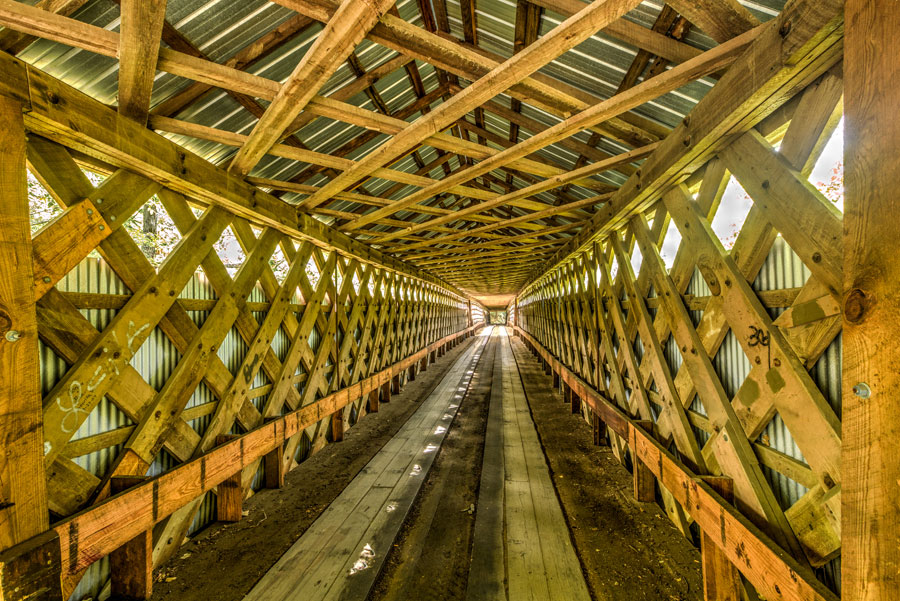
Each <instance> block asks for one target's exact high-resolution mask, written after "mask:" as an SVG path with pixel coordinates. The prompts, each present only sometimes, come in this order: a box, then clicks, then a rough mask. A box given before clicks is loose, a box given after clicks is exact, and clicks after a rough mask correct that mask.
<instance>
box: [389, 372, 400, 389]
mask: <svg viewBox="0 0 900 601" xmlns="http://www.w3.org/2000/svg"><path fill="white" fill-rule="evenodd" d="M391 392H392V393H393V394H400V374H395V375H394V377H393V378H391Z"/></svg>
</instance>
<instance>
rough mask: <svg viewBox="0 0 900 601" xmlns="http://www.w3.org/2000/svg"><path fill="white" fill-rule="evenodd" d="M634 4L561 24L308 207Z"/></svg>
mask: <svg viewBox="0 0 900 601" xmlns="http://www.w3.org/2000/svg"><path fill="white" fill-rule="evenodd" d="M638 1H639V0H597V1H596V2H594V3H593V4H590V5H588V6H587V7H586V8H585V9H584V10H583V11H581V12H580V13H578V14H576V15H574V16H572V17H570V18H569V19H567V20H566V21H564V22H563V23H561V24H560V25H559V26H558V27H557V28H556V29H554V30H553V31H552V32H551V33H549V34H548V35H546V36H545V37H543V38H541V39H540V40H539V41H537V42H535V43H534V44H533V45H532V46H530V47H529V48H526V49H525V50H523V51H522V52H520V53H519V54H517V55H515V56H514V57H512V58H511V59H509V60H507V61H506V62H504V63H502V64H501V65H499V66H498V67H496V68H495V69H493V70H492V71H491V72H490V73H488V74H487V75H485V76H484V77H482V78H481V79H479V80H478V81H476V82H474V83H472V85H470V86H468V87H467V88H465V89H464V90H463V91H462V92H460V93H459V94H455V95H454V96H453V97H451V98H450V99H449V100H448V101H446V102H444V103H443V104H441V105H440V106H439V107H438V108H436V109H435V110H433V111H432V112H430V113H429V114H428V115H423V116H422V117H420V118H419V119H417V120H416V121H415V122H413V123H412V124H411V125H409V126H408V127H407V128H405V129H404V130H403V131H402V132H400V133H398V134H397V135H396V136H394V137H393V138H391V139H390V140H388V141H387V142H385V143H384V144H382V145H381V146H379V147H378V148H377V149H375V150H374V151H372V152H371V153H369V154H368V155H367V156H366V157H365V158H364V159H363V160H361V161H359V162H358V163H357V164H356V166H355V167H354V168H353V169H351V170H349V171H347V172H345V173H343V174H342V175H341V176H340V177H338V178H336V179H334V180H332V181H331V182H329V183H328V184H327V185H326V186H324V187H323V188H322V190H320V191H319V192H318V193H317V194H315V195H313V196H312V197H310V199H309V201H308V203H307V206H310V207H314V206H317V205H319V204H322V203H323V202H325V201H327V200H328V199H329V198H331V196H333V195H334V194H335V193H337V192H338V191H340V190H343V189H344V188H346V187H347V186H349V185H350V184H352V183H353V182H355V181H357V180H359V179H361V178H364V177H366V176H368V175H369V174H370V173H371V172H372V171H373V170H374V169H377V168H378V167H381V166H383V165H385V164H386V163H388V162H390V161H391V160H393V159H395V158H397V157H398V156H400V155H402V154H403V153H404V152H406V151H407V150H409V149H410V148H412V147H414V146H416V145H417V144H419V143H421V142H422V141H423V140H425V139H427V138H428V137H429V136H431V135H432V134H433V133H434V132H436V131H439V130H441V129H443V128H445V127H448V126H449V125H450V124H452V123H453V122H454V121H456V120H457V119H458V118H459V117H461V116H462V115H465V114H466V113H468V112H469V111H470V110H472V109H473V108H475V107H477V106H481V105H482V104H483V103H485V102H487V101H488V100H489V99H490V98H492V97H493V96H496V95H497V94H499V93H501V92H503V91H505V90H506V89H508V88H509V87H510V86H511V85H513V84H515V83H516V82H519V81H521V80H522V79H525V78H526V77H528V76H529V75H530V74H531V73H533V72H534V71H537V69H539V68H540V67H541V66H543V65H545V64H546V63H548V62H550V61H551V60H553V59H554V58H556V57H557V56H559V55H561V54H563V53H565V52H566V51H568V50H570V49H571V48H574V47H575V46H576V45H578V44H580V43H581V42H583V41H584V40H586V39H587V38H588V37H590V36H591V35H593V34H594V33H595V32H596V31H597V30H598V29H600V28H602V27H603V26H605V25H606V24H608V23H611V22H612V21H614V20H615V19H618V18H619V17H621V16H622V15H623V14H625V13H626V12H628V10H630V9H631V8H632V7H633V6H634V5H635V4H637V3H638Z"/></svg>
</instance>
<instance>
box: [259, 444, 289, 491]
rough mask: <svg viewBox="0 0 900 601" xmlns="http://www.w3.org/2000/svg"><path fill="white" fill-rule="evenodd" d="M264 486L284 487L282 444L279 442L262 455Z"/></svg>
mask: <svg viewBox="0 0 900 601" xmlns="http://www.w3.org/2000/svg"><path fill="white" fill-rule="evenodd" d="M263 471H264V475H265V487H266V488H283V487H284V445H283V444H280V445H278V446H277V447H275V448H274V449H272V450H271V451H269V452H268V453H266V455H265V457H263Z"/></svg>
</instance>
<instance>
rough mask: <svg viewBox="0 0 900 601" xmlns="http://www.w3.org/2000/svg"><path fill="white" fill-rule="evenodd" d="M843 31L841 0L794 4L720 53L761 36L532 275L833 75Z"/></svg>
mask: <svg viewBox="0 0 900 601" xmlns="http://www.w3.org/2000/svg"><path fill="white" fill-rule="evenodd" d="M843 27H844V21H843V2H842V1H841V0H795V1H794V2H792V3H790V4H788V5H787V6H786V7H785V10H784V11H783V12H782V13H781V14H780V15H779V16H778V17H777V18H775V19H773V20H771V21H769V22H767V23H765V24H763V25H760V26H759V27H757V28H756V29H754V30H752V31H751V32H748V33H745V34H742V36H739V37H738V38H734V39H732V40H729V41H728V42H725V43H724V44H722V45H720V46H718V47H717V48H723V47H725V46H727V45H728V44H733V43H735V41H737V40H739V39H741V38H743V37H744V36H747V35H750V34H751V33H752V32H760V33H759V35H757V36H756V38H755V39H754V40H753V43H752V44H751V45H750V46H749V48H747V50H746V52H744V53H743V55H742V56H741V57H740V59H738V60H737V61H735V62H734V64H733V65H732V66H731V67H730V68H729V69H728V71H726V72H725V74H724V75H723V76H722V78H721V79H720V80H719V82H718V83H717V84H716V85H715V87H713V89H712V90H710V92H709V93H708V94H707V95H706V96H704V97H703V99H702V100H701V101H700V102H699V103H698V104H697V106H696V107H694V110H693V111H691V113H690V114H689V115H688V116H687V117H686V118H685V119H684V121H683V122H682V123H681V124H680V125H679V126H678V127H677V128H675V130H673V131H672V133H671V134H670V135H669V136H668V137H667V138H666V139H665V140H664V141H663V143H662V145H660V147H659V148H658V149H657V150H656V151H655V152H654V153H653V154H652V155H650V156H649V157H648V158H647V160H646V161H644V164H643V165H642V166H641V172H640V174H637V173H636V174H635V175H632V176H631V177H630V178H629V179H628V181H627V182H626V183H625V184H624V185H623V186H622V187H621V188H620V189H619V190H618V192H616V194H615V195H614V196H613V197H612V198H611V199H610V201H609V202H608V203H607V204H606V205H604V206H603V207H602V208H601V209H600V210H599V211H598V212H597V214H596V215H595V216H594V217H593V218H592V219H591V226H590V227H589V228H586V229H585V230H583V231H582V232H581V233H579V234H578V235H577V236H574V237H573V238H572V240H571V241H569V243H567V244H566V246H564V247H563V248H561V249H560V250H559V251H558V252H557V253H556V254H555V255H554V256H553V257H552V258H551V259H550V260H549V261H548V262H546V263H545V264H544V265H542V266H541V268H540V271H539V272H536V274H535V275H539V274H540V273H543V272H545V271H548V270H549V269H551V268H552V267H553V266H555V265H556V264H557V263H560V262H562V261H565V260H566V259H567V258H568V257H569V256H570V255H572V254H573V253H575V252H577V251H578V250H579V249H581V248H582V247H584V246H586V245H587V244H589V243H590V242H591V241H592V240H594V239H595V238H596V237H598V236H599V235H601V234H603V233H605V232H608V231H610V230H612V229H616V228H618V227H619V226H620V225H621V224H622V223H623V222H624V220H626V219H627V218H628V217H630V216H631V215H632V214H634V213H635V212H636V211H638V210H641V209H642V208H646V207H647V206H649V205H650V204H651V203H652V202H654V201H655V200H657V199H659V198H660V197H661V195H662V194H663V193H664V192H665V191H666V190H668V189H669V188H670V187H671V186H672V185H673V184H675V183H678V182H680V180H681V179H683V178H684V176H685V174H686V173H690V172H691V171H692V166H699V165H702V164H703V162H705V160H706V159H708V158H709V157H710V156H711V155H712V154H713V153H715V152H716V151H718V150H719V149H720V148H722V147H724V146H725V145H726V144H728V143H729V142H730V141H731V140H733V139H734V136H735V135H737V134H740V133H743V132H746V131H748V130H749V129H750V128H751V127H753V126H754V125H756V124H757V123H759V122H760V121H762V120H763V119H764V118H765V117H766V116H767V115H769V114H770V113H773V112H775V111H776V110H777V109H778V108H779V107H780V106H781V105H783V104H784V103H786V102H787V101H788V100H790V98H791V97H792V96H793V95H794V94H795V93H796V92H797V91H799V90H801V89H803V87H805V86H806V85H807V84H809V83H810V82H812V81H813V80H814V79H815V78H817V77H818V76H820V75H821V74H822V73H824V72H825V71H827V70H828V69H829V68H831V67H832V66H833V65H834V64H835V63H837V62H838V61H839V60H840V59H841V57H842V50H843V35H844V29H843ZM714 50H716V49H713V50H711V51H708V52H713V51H714ZM676 69H678V67H674V68H673V69H671V70H670V71H668V73H671V72H672V71H674V70H676ZM660 77H661V76H660ZM660 77H654V78H653V79H651V80H649V81H648V82H653V81H654V80H658V79H660ZM648 82H644V84H640V85H638V86H635V87H634V88H632V89H631V90H629V92H632V91H634V90H637V89H638V88H639V87H641V85H645V84H646V83H648ZM626 93H627V92H626Z"/></svg>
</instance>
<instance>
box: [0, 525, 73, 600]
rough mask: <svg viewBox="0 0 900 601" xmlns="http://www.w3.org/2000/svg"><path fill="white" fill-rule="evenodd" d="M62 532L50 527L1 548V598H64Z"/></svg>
mask: <svg viewBox="0 0 900 601" xmlns="http://www.w3.org/2000/svg"><path fill="white" fill-rule="evenodd" d="M61 577H62V554H61V548H60V541H59V533H57V532H56V530H48V531H46V532H44V533H42V534H38V535H37V536H34V537H32V538H29V539H28V540H26V541H25V542H23V543H20V544H18V545H16V546H15V547H11V548H9V549H6V550H5V551H0V599H4V600H5V599H22V600H24V599H34V600H35V601H36V600H38V599H39V600H40V601H63V594H62V586H60V582H61Z"/></svg>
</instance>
